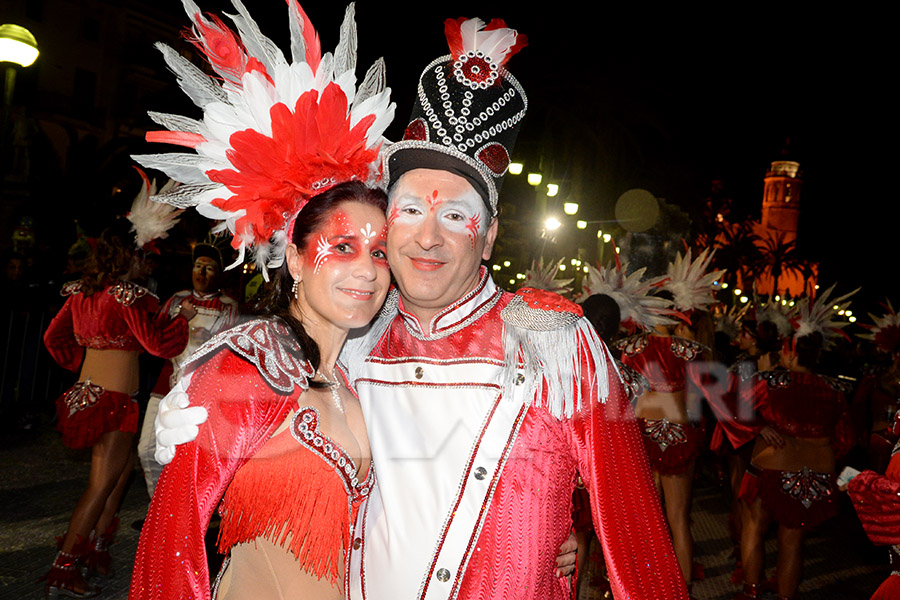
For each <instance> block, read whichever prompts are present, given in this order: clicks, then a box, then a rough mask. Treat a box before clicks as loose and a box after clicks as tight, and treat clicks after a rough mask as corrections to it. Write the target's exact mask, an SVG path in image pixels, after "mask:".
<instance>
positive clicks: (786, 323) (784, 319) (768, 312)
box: [754, 295, 802, 338]
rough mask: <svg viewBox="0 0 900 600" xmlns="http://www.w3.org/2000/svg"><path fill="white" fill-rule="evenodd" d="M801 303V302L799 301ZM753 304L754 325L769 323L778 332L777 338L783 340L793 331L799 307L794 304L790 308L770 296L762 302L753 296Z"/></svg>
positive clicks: (784, 302) (785, 303)
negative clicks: (754, 309)
mask: <svg viewBox="0 0 900 600" xmlns="http://www.w3.org/2000/svg"><path fill="white" fill-rule="evenodd" d="M801 302H802V301H801ZM754 303H755V304H756V324H757V327H758V326H759V324H760V323H765V322H771V323H773V324H774V325H775V328H776V329H777V330H778V336H779V337H780V338H785V337H787V336H788V335H790V334H791V332H792V331H794V322H795V321H796V319H797V314H798V312H799V310H800V307H799V305H797V304H796V303H795V305H794V306H790V305H789V304H788V302H787V301H785V300H781V301H779V300H775V298H773V297H772V296H771V295H770V296H769V297H768V298H767V299H766V300H765V301H763V300H762V299H761V298H756V296H755V295H754Z"/></svg>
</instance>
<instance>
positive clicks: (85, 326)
mask: <svg viewBox="0 0 900 600" xmlns="http://www.w3.org/2000/svg"><path fill="white" fill-rule="evenodd" d="M128 227H129V224H128V222H127V221H125V220H124V219H122V220H121V221H120V222H118V223H116V225H114V226H113V227H111V228H110V229H108V230H106V231H105V232H103V234H102V235H101V236H100V239H99V240H98V242H97V246H96V248H95V249H94V251H93V254H92V256H91V258H90V259H89V262H88V265H87V266H86V268H85V273H84V276H83V277H82V278H81V280H80V281H74V282H71V283H67V284H66V285H65V286H63V290H62V295H63V296H66V302H65V304H64V305H63V307H62V309H61V310H60V311H59V314H57V315H56V317H55V318H54V319H53V321H51V323H50V326H49V327H48V328H47V332H46V334H45V335H44V343H45V344H46V346H47V350H48V351H49V352H50V354H51V356H53V358H54V360H56V362H58V363H59V364H60V365H62V366H63V367H65V368H66V369H69V370H71V371H78V372H79V376H78V383H76V384H75V385H73V386H72V387H71V388H69V389H68V390H67V391H66V392H65V393H64V394H63V395H62V396H61V397H60V398H59V399H58V400H57V401H56V408H57V417H58V424H57V428H58V429H59V431H60V432H61V433H62V436H63V443H64V444H65V445H66V446H68V447H70V448H91V474H90V478H89V480H88V486H87V489H85V491H84V493H83V494H82V496H81V498H80V499H79V501H78V504H76V506H75V510H74V511H73V512H72V517H71V519H70V521H69V528H68V530H67V531H66V534H65V536H64V537H63V538H62V541H61V545H60V550H59V553H58V554H57V556H56V559H55V560H54V561H53V565H52V567H51V568H50V572H49V573H48V574H47V587H46V591H47V595H48V596H51V597H56V596H68V597H72V598H87V597H91V596H94V595H96V594H97V593H98V592H99V590H98V588H97V587H96V586H93V585H90V584H88V583H87V582H86V581H85V580H84V578H83V575H82V569H87V570H89V571H94V572H96V573H98V574H100V575H105V574H108V572H109V551H108V546H109V543H110V542H111V541H112V536H113V533H114V532H115V529H116V526H117V524H118V519H116V516H115V515H116V511H117V510H118V507H119V501H120V500H121V498H122V493H123V492H124V489H125V485H126V483H127V481H128V478H129V476H130V475H131V471H132V466H133V460H134V447H133V446H134V443H133V442H134V434H135V432H136V431H137V423H138V404H137V401H136V400H135V399H134V397H133V396H134V394H135V392H136V391H137V389H138V355H139V354H140V353H141V352H142V351H144V350H147V351H149V352H150V353H152V354H155V355H156V356H160V357H162V358H171V357H173V356H175V355H177V354H178V353H179V352H181V350H182V349H183V348H184V344H185V343H186V342H187V335H188V325H187V321H188V319H189V318H190V317H191V316H192V315H193V312H194V308H193V306H192V305H191V304H190V303H185V304H184V305H182V312H181V314H180V315H179V316H177V317H175V318H174V319H173V320H169V318H168V316H157V314H156V310H157V308H158V301H157V299H156V297H155V296H154V295H153V294H151V293H150V292H148V291H147V290H146V289H145V288H143V287H141V286H139V285H136V284H134V283H131V282H130V281H128V278H129V275H130V274H131V273H133V272H134V271H135V269H139V268H140V260H139V259H138V258H137V256H136V255H135V248H134V243H133V238H132V237H131V236H130V234H129V232H128ZM79 368H80V370H79ZM92 532H93V536H91V533H92Z"/></svg>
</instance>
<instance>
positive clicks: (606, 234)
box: [603, 233, 612, 244]
mask: <svg viewBox="0 0 900 600" xmlns="http://www.w3.org/2000/svg"><path fill="white" fill-rule="evenodd" d="M611 239H612V236H611V235H609V234H608V233H604V234H603V241H604V242H606V243H607V244H608V243H609V240H611Z"/></svg>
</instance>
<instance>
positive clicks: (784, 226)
mask: <svg viewBox="0 0 900 600" xmlns="http://www.w3.org/2000/svg"><path fill="white" fill-rule="evenodd" d="M802 186H803V180H802V179H800V163H796V162H793V161H790V160H776V161H775V162H773V163H772V166H771V167H770V168H769V171H768V172H767V173H766V178H765V187H764V189H763V205H762V227H763V231H764V232H766V233H768V236H767V237H775V236H776V235H778V233H783V234H784V241H786V242H788V241H791V240H795V239H796V238H797V222H798V221H799V218H800V191H801V189H802Z"/></svg>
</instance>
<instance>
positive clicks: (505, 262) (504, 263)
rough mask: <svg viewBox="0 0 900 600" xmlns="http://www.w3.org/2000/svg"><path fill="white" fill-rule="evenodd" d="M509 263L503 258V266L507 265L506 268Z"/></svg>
mask: <svg viewBox="0 0 900 600" xmlns="http://www.w3.org/2000/svg"><path fill="white" fill-rule="evenodd" d="M509 265H510V262H509V261H508V260H504V261H503V266H504V267H507V268H508V267H509Z"/></svg>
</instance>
